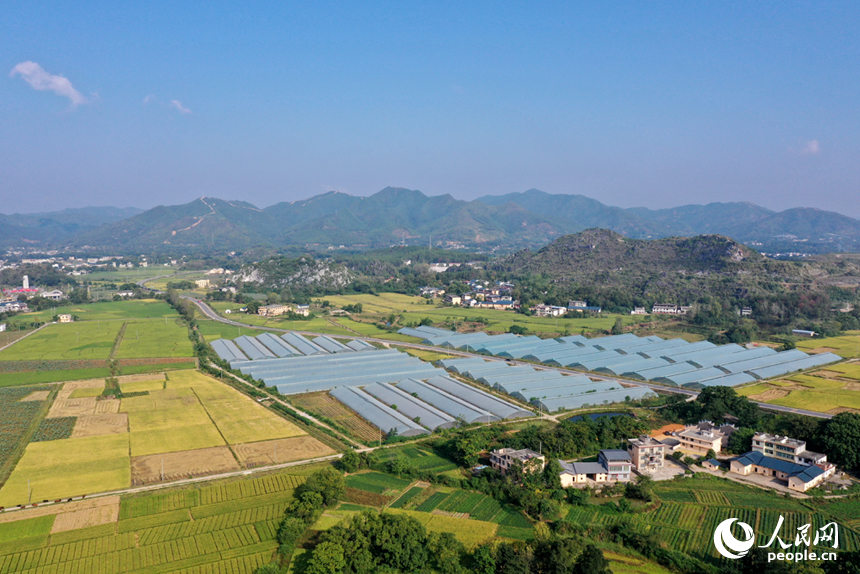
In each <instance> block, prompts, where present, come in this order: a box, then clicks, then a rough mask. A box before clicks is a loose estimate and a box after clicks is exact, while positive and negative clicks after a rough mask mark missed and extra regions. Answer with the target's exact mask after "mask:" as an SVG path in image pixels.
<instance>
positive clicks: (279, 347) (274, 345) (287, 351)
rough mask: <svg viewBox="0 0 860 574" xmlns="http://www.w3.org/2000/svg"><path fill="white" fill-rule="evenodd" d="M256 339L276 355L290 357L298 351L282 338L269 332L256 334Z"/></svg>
mask: <svg viewBox="0 0 860 574" xmlns="http://www.w3.org/2000/svg"><path fill="white" fill-rule="evenodd" d="M257 340H258V341H260V342H261V343H262V344H264V345H265V346H266V347H268V348H269V350H270V351H272V352H273V353H274V354H276V355H277V356H278V357H292V356H293V355H298V354H299V352H298V351H296V350H295V349H293V348H292V347H290V346H289V345H288V344H287V343H286V342H285V341H284V340H283V339H280V338H278V337H275V336H274V335H272V334H271V333H262V334H260V335H257Z"/></svg>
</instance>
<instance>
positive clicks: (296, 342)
mask: <svg viewBox="0 0 860 574" xmlns="http://www.w3.org/2000/svg"><path fill="white" fill-rule="evenodd" d="M281 339H283V340H284V341H286V342H287V343H288V344H289V345H292V346H293V347H295V348H296V350H297V351H298V352H300V353H301V354H302V355H326V354H328V351H326V350H325V349H323V348H322V347H320V346H319V345H316V344H314V343H312V342H310V341H308V340H307V339H305V338H304V337H302V336H301V335H299V334H298V333H284V334H283V335H281Z"/></svg>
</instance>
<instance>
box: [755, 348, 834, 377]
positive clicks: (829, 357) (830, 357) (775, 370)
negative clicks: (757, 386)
mask: <svg viewBox="0 0 860 574" xmlns="http://www.w3.org/2000/svg"><path fill="white" fill-rule="evenodd" d="M841 360H842V357H840V356H839V355H834V354H833V353H820V354H818V355H810V356H808V357H806V358H804V359H798V360H796V361H790V362H788V363H780V364H778V365H773V366H770V367H764V368H761V369H755V370H753V371H749V372H750V374H751V375H752V376H754V377H756V378H757V379H769V378H771V377H778V376H781V375H787V374H788V373H793V372H795V371H801V370H803V369H811V368H812V367H820V366H821V365H827V364H830V363H835V362H837V361H841Z"/></svg>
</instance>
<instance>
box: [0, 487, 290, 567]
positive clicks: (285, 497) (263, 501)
mask: <svg viewBox="0 0 860 574" xmlns="http://www.w3.org/2000/svg"><path fill="white" fill-rule="evenodd" d="M302 480H303V479H301V478H299V477H295V476H291V475H287V474H274V475H267V476H264V477H258V478H253V479H248V478H245V479H241V480H238V481H231V482H227V483H220V484H213V485H209V486H204V487H194V486H190V487H184V488H180V489H175V490H171V491H168V492H163V493H157V494H149V493H147V494H142V495H134V496H129V497H123V498H122V501H121V502H120V503H119V506H120V508H119V512H118V516H116V515H107V511H105V510H100V511H98V512H92V513H90V516H89V517H88V518H89V519H90V520H89V522H87V520H85V518H87V517H85V516H84V515H78V516H74V517H72V516H70V517H64V516H63V515H62V514H60V515H58V516H57V517H56V519H55V518H54V516H53V515H49V516H44V517H42V518H38V517H37V520H40V521H41V522H32V521H31V520H27V521H25V522H28V524H21V525H16V526H14V527H10V528H12V529H13V530H11V531H12V532H13V533H15V535H16V536H22V535H28V536H27V537H26V538H25V539H23V540H26V542H27V544H28V546H27V547H24V545H23V544H21V543H18V542H14V543H12V544H3V543H2V542H0V572H12V571H14V572H24V573H26V574H44V573H45V572H53V573H56V572H95V573H107V572H134V573H139V574H143V573H144V572H146V573H150V574H151V573H154V572H160V573H166V572H184V573H188V574H190V573H191V572H194V573H195V574H203V573H207V574H208V573H210V572H214V573H223V574H252V573H253V572H254V570H255V569H256V568H258V567H259V566H261V565H263V564H265V563H267V562H269V560H270V558H271V556H272V552H273V551H274V550H275V549H276V548H277V545H278V543H277V540H276V534H277V527H278V524H279V522H280V520H281V519H282V518H283V513H284V510H285V509H286V507H287V505H288V504H289V502H290V500H291V498H292V491H293V489H294V488H295V487H296V486H297V485H298V484H301V482H302ZM114 498H116V497H114ZM86 502H94V501H86ZM76 504H77V502H75V503H71V504H68V505H57V507H64V506H68V507H70V509H71V508H72V507H74V505H76ZM115 507H116V503H114V508H115ZM47 509H48V507H45V508H44V510H47ZM33 510H34V511H42V510H43V509H42V508H39V509H33ZM26 512H30V511H29V510H28V511H26ZM15 514H19V513H15ZM69 514H74V513H72V512H70V513H69ZM94 515H97V516H96V517H97V518H100V519H101V520H104V519H105V517H106V516H105V515H107V518H111V519H113V522H108V523H101V524H93V523H92V522H94V521H93V520H92V518H94ZM192 516H193V517H194V519H193V520H192ZM22 518H23V515H22ZM27 518H28V519H31V516H27ZM51 521H53V523H54V527H53V533H52V534H50V537H48V534H47V533H48V532H50V531H51V524H50V522H51ZM61 521H64V522H74V524H70V526H73V527H74V528H73V529H70V530H58V529H57V524H59V523H60V522H61ZM61 526H62V525H61ZM4 527H6V525H3V524H0V536H2V532H3V528H4Z"/></svg>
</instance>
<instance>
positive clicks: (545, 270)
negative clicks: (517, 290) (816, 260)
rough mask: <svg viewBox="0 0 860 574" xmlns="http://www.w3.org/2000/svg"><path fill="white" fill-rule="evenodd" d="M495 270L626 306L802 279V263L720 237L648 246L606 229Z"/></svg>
mask: <svg viewBox="0 0 860 574" xmlns="http://www.w3.org/2000/svg"><path fill="white" fill-rule="evenodd" d="M493 267H494V269H495V270H497V271H499V272H506V273H509V274H511V275H512V276H513V277H526V276H530V277H535V276H542V277H544V278H545V280H546V282H547V283H548V284H552V285H554V286H555V289H556V290H559V291H566V292H567V291H570V290H571V289H574V288H581V287H587V288H591V289H592V290H599V291H600V292H603V293H605V292H607V291H613V292H615V293H616V294H617V296H618V297H620V298H622V299H625V300H626V301H625V303H626V305H633V304H635V303H636V302H641V304H645V303H647V302H652V303H653V302H666V303H678V304H683V303H688V302H692V301H695V300H697V299H699V298H700V297H702V296H704V295H713V296H724V297H731V298H746V297H748V296H750V295H752V294H754V293H757V292H778V291H781V290H783V289H784V285H785V284H787V283H795V282H797V281H798V280H800V279H801V278H802V277H803V276H804V275H805V273H806V272H805V267H804V266H803V265H798V264H795V263H790V262H781V261H774V260H771V259H767V258H765V257H763V256H762V255H760V254H759V253H757V252H756V251H754V250H752V249H750V248H748V247H745V246H743V245H741V244H739V243H738V242H736V241H734V240H732V239H729V238H728V237H723V236H720V235H701V236H697V237H671V238H665V239H653V240H646V239H629V238H626V237H624V236H622V235H620V234H618V233H615V232H613V231H608V230H605V229H588V230H586V231H583V232H581V233H577V234H574V235H566V236H564V237H561V238H559V239H557V240H555V241H554V242H552V243H550V244H549V245H547V246H545V247H543V248H542V249H540V250H538V251H536V252H532V251H521V252H519V253H516V254H514V255H511V256H508V257H504V258H501V259H499V260H497V261H496V263H495V264H494V266H493ZM587 292H588V291H587V290H586V291H585V293H587ZM580 293H583V292H582V291H580ZM618 303H619V304H621V302H620V301H619V302H618Z"/></svg>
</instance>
